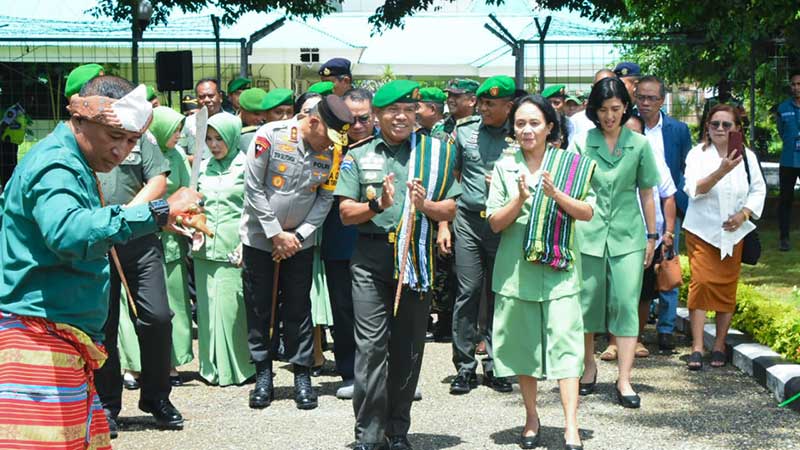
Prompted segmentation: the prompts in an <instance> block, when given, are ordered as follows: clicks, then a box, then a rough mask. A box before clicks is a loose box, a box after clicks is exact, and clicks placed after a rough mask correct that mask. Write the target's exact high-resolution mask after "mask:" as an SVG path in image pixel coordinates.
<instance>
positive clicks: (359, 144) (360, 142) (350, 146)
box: [347, 136, 375, 150]
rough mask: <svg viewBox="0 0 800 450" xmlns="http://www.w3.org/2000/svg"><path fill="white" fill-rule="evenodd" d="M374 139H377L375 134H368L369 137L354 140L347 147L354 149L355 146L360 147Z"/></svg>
mask: <svg viewBox="0 0 800 450" xmlns="http://www.w3.org/2000/svg"><path fill="white" fill-rule="evenodd" d="M373 139H375V136H367V137H365V138H364V139H362V140H360V141H357V142H353V143H352V144H350V145H348V146H347V149H348V150H352V149H354V148H357V147H360V146H362V145H364V144H366V143H367V142H369V141H371V140H373Z"/></svg>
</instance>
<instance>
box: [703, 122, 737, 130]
mask: <svg viewBox="0 0 800 450" xmlns="http://www.w3.org/2000/svg"><path fill="white" fill-rule="evenodd" d="M708 124H709V125H711V128H712V129H715V130H716V129H717V128H719V127H720V125H722V128H723V129H725V130H730V129H731V128H733V122H725V121H722V122H721V121H719V120H712V121H711V122H709V123H708Z"/></svg>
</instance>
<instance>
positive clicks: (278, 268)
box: [269, 261, 281, 342]
mask: <svg viewBox="0 0 800 450" xmlns="http://www.w3.org/2000/svg"><path fill="white" fill-rule="evenodd" d="M280 272H281V262H280V261H276V262H275V268H274V269H272V314H270V316H269V340H270V342H271V341H272V332H273V331H274V330H275V310H276V309H277V308H278V274H280Z"/></svg>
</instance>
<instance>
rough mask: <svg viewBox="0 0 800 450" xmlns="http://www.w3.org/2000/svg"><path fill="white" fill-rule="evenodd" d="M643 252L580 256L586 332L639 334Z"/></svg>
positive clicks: (582, 304) (623, 334) (626, 335)
mask: <svg viewBox="0 0 800 450" xmlns="http://www.w3.org/2000/svg"><path fill="white" fill-rule="evenodd" d="M643 274H644V250H641V251H635V252H631V253H628V254H625V255H620V256H608V255H606V256H605V257H603V258H598V257H596V256H590V255H586V254H581V278H582V280H581V281H582V284H581V308H582V309H583V326H584V329H585V332H586V333H605V332H609V333H611V334H613V335H614V336H620V337H633V336H638V335H639V296H640V295H641V293H642V276H643Z"/></svg>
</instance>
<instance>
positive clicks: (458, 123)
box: [456, 116, 479, 127]
mask: <svg viewBox="0 0 800 450" xmlns="http://www.w3.org/2000/svg"><path fill="white" fill-rule="evenodd" d="M478 120H479V119H478V118H477V117H475V116H467V117H462V118H460V119H458V120H456V126H457V127H460V126H462V125H467V124H470V123H475V122H477V121H478Z"/></svg>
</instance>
